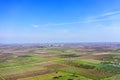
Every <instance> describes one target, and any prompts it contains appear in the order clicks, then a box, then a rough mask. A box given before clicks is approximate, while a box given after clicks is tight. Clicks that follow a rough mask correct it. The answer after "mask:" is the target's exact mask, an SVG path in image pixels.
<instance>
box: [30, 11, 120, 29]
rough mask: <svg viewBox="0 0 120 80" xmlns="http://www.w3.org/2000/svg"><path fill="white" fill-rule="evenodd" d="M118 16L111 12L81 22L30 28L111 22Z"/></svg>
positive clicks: (115, 12)
mask: <svg viewBox="0 0 120 80" xmlns="http://www.w3.org/2000/svg"><path fill="white" fill-rule="evenodd" d="M118 14H120V11H112V12H106V13H104V14H101V15H98V16H93V17H88V18H87V19H85V20H83V21H76V22H65V23H49V24H41V25H36V24H34V25H32V26H33V27H34V28H38V27H47V26H59V25H70V24H80V23H94V22H99V21H105V20H112V19H113V18H114V16H115V15H118Z"/></svg>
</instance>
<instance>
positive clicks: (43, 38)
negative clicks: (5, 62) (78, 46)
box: [0, 0, 120, 43]
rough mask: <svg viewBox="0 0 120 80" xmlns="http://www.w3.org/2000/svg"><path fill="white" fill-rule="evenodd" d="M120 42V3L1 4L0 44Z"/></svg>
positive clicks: (47, 0)
mask: <svg viewBox="0 0 120 80" xmlns="http://www.w3.org/2000/svg"><path fill="white" fill-rule="evenodd" d="M50 42H58V43H59V42H120V0H0V43H50Z"/></svg>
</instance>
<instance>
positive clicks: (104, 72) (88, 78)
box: [0, 47, 120, 80]
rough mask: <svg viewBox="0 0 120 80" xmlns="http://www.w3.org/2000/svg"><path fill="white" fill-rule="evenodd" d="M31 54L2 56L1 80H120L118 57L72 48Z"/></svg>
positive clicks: (38, 51) (49, 48)
mask: <svg viewBox="0 0 120 80" xmlns="http://www.w3.org/2000/svg"><path fill="white" fill-rule="evenodd" d="M29 50H31V49H29ZM32 50H34V51H33V52H29V51H28V52H27V53H17V52H13V53H11V54H2V53H1V54H2V57H0V80H119V79H120V62H119V59H120V54H117V53H114V54H113V53H111V52H106V53H107V54H103V52H96V51H95V50H93V49H92V51H91V52H88V51H80V50H81V49H79V48H71V47H66V48H63V47H47V48H38V47H37V48H36V47H35V48H32ZM13 51H14V50H13ZM104 53H105V52H104Z"/></svg>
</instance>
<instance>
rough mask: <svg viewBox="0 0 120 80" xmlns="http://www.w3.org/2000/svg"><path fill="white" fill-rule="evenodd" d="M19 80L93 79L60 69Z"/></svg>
mask: <svg viewBox="0 0 120 80" xmlns="http://www.w3.org/2000/svg"><path fill="white" fill-rule="evenodd" d="M19 80H92V79H89V78H86V77H84V76H80V75H78V74H72V73H68V72H62V71H59V72H54V73H50V74H45V75H40V76H35V77H29V78H25V79H19Z"/></svg>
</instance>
